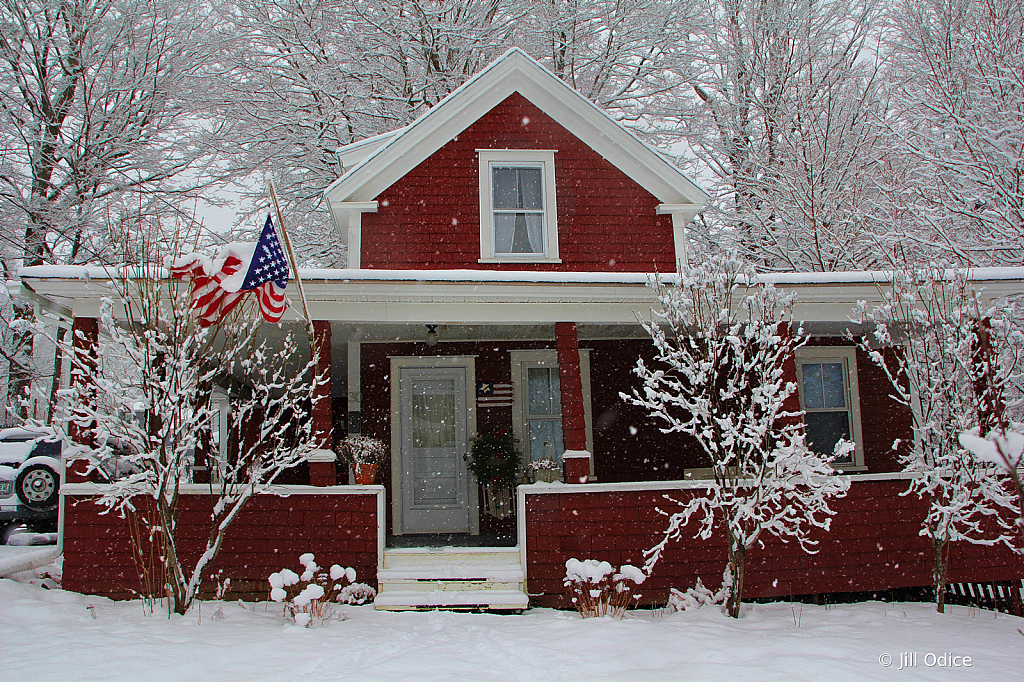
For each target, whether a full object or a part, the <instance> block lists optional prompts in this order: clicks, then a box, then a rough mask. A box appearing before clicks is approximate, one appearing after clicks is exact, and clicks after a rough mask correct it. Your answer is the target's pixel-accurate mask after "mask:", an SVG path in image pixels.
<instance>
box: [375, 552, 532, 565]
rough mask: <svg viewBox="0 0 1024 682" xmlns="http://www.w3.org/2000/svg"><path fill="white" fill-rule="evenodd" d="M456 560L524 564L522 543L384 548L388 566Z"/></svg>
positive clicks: (473, 562)
mask: <svg viewBox="0 0 1024 682" xmlns="http://www.w3.org/2000/svg"><path fill="white" fill-rule="evenodd" d="M455 564H457V565H468V564H477V565H479V564H485V565H489V566H510V567H517V568H521V566H520V565H519V548H518V547H405V548H402V549H385V550H384V568H385V569H390V568H425V567H427V566H444V565H455Z"/></svg>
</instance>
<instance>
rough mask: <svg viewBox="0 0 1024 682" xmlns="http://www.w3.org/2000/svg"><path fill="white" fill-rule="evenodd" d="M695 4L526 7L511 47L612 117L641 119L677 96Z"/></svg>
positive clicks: (604, 2)
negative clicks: (667, 96)
mask: <svg viewBox="0 0 1024 682" xmlns="http://www.w3.org/2000/svg"><path fill="white" fill-rule="evenodd" d="M695 4H696V3H693V2H662V1H661V0H574V1H573V2H550V1H549V0H532V1H531V2H527V3H524V4H523V5H522V6H523V7H524V8H525V15H524V16H523V17H522V18H521V19H520V20H519V21H518V23H517V28H516V35H515V37H516V43H517V44H519V45H520V46H522V47H523V49H525V50H527V51H528V52H529V53H530V54H531V55H533V56H534V57H535V58H536V59H537V60H538V61H540V62H541V63H543V64H544V65H545V66H547V67H548V68H549V69H551V72H552V73H554V74H555V75H556V76H558V77H559V78H561V79H562V80H564V81H565V82H566V83H568V84H569V85H571V86H572V87H574V88H576V89H577V90H579V91H580V92H581V93H582V94H583V96H584V97H587V98H589V99H591V100H593V101H594V102H595V103H596V104H597V105H598V106H600V107H602V108H605V109H609V110H610V111H611V113H612V114H613V115H614V116H616V117H617V118H622V119H628V120H633V121H636V120H640V119H644V120H643V122H642V123H641V126H640V127H641V129H649V128H650V127H651V125H652V124H653V120H652V119H651V118H650V115H651V113H652V105H653V106H654V107H655V108H660V106H659V104H660V102H661V100H662V99H663V96H665V95H666V94H668V95H669V96H670V97H671V99H672V100H675V99H676V93H675V92H674V89H675V87H676V86H677V85H678V84H679V83H680V82H681V78H680V75H679V73H678V70H679V69H678V67H679V66H680V63H681V61H682V55H683V49H682V45H683V39H684V38H685V36H686V34H687V32H688V30H689V28H690V26H691V25H692V22H691V21H690V19H691V17H692V15H694V14H695V10H694V5H695Z"/></svg>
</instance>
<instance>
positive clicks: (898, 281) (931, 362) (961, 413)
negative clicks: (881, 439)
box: [861, 265, 1024, 613]
mask: <svg viewBox="0 0 1024 682" xmlns="http://www.w3.org/2000/svg"><path fill="white" fill-rule="evenodd" d="M893 277H894V279H893V283H892V288H891V289H890V290H889V291H886V292H885V298H884V302H883V303H882V304H881V305H879V306H876V307H874V308H872V309H870V310H868V309H866V307H865V308H864V309H863V313H862V315H863V318H864V319H865V320H866V321H867V322H869V323H873V324H874V325H875V332H874V335H873V338H870V337H866V338H865V339H863V340H862V341H861V347H862V348H863V349H864V350H865V351H867V353H868V354H869V355H870V356H871V359H872V360H874V362H875V364H877V365H878V366H879V368H881V369H882V370H883V371H884V372H885V374H886V376H887V377H888V378H889V383H890V384H891V386H892V389H893V397H894V398H895V399H896V400H897V401H899V402H901V403H902V404H904V405H906V406H907V407H909V408H910V412H911V415H912V423H913V429H914V431H913V437H914V440H913V443H912V445H911V447H910V448H898V450H897V451H898V452H899V453H900V455H899V456H900V460H901V463H902V465H903V470H904V471H906V472H908V473H911V474H914V476H913V478H911V479H910V485H909V487H908V489H907V492H906V494H914V495H917V496H918V497H919V498H920V499H923V500H925V501H926V502H927V503H928V512H927V514H926V515H925V518H924V520H923V521H922V525H921V535H923V536H925V537H927V538H929V539H930V540H931V542H932V549H933V571H932V572H933V577H934V583H935V600H936V605H937V608H938V610H939V612H940V613H941V612H942V611H943V608H944V604H945V596H946V578H947V575H948V573H949V549H950V547H951V545H952V543H954V542H970V543H974V544H984V545H994V544H1000V543H1001V544H1004V545H1006V546H1008V547H1013V545H1014V543H1013V523H1012V519H1016V518H1017V517H1018V516H1019V515H1020V510H1019V507H1018V501H1017V499H1016V497H1015V495H1014V493H1015V491H1014V490H1012V489H1011V487H1010V486H1009V485H1007V483H1008V482H1007V479H1006V477H1005V476H1004V475H1001V473H1000V468H999V466H998V465H997V464H996V463H995V462H991V461H986V460H984V459H982V458H978V457H977V456H975V455H974V454H973V453H972V452H971V451H970V450H969V449H967V448H966V447H964V446H962V445H961V443H960V440H959V439H960V435H961V434H962V433H964V432H969V431H972V430H973V431H974V432H975V433H977V432H978V429H979V427H981V428H982V430H983V431H984V433H988V432H989V430H990V428H991V425H990V426H988V427H984V426H983V425H982V424H981V422H982V421H985V420H986V419H987V418H986V416H985V415H986V413H989V414H991V409H990V407H989V405H990V404H994V402H993V401H992V400H990V398H991V397H992V396H996V397H995V402H999V403H1002V404H1001V407H1000V411H1004V413H1005V414H1006V415H1007V416H1010V415H1014V414H1019V412H1020V405H1021V404H1020V402H1019V399H1018V400H1012V398H1013V397H1014V396H1013V395H1012V392H1011V391H1012V388H1013V386H1015V385H1016V384H1018V383H1019V382H1020V378H1021V369H1022V361H1024V337H1022V335H1021V333H1020V331H1019V330H1017V329H1016V328H1015V325H1014V319H1013V310H1012V308H1009V307H1003V308H986V307H983V306H982V304H981V301H980V298H979V296H978V293H977V292H976V291H974V290H973V289H972V285H971V282H970V281H969V279H968V275H967V274H966V273H965V272H964V271H962V270H953V269H947V268H945V267H943V266H941V265H940V266H930V267H917V268H914V267H908V268H905V269H903V270H900V271H897V272H896V273H895V274H894V276H893ZM877 345H881V346H882V347H885V348H889V347H892V348H895V349H896V350H897V352H896V353H894V354H893V355H894V356H895V357H896V359H897V360H896V365H895V367H894V366H893V365H892V364H891V363H886V362H885V359H884V358H883V356H882V353H881V352H880V351H879V349H878V348H877ZM1006 398H1010V399H1011V401H1009V402H1004V399H1006ZM897 444H898V443H897ZM894 447H895V445H894Z"/></svg>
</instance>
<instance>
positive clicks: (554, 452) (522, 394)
mask: <svg viewBox="0 0 1024 682" xmlns="http://www.w3.org/2000/svg"><path fill="white" fill-rule="evenodd" d="M580 375H581V376H580V378H581V380H582V384H583V414H584V422H585V424H586V432H587V450H589V451H590V452H591V458H593V452H594V449H593V431H592V426H591V408H590V351H589V350H587V349H581V350H580ZM512 396H513V399H512V421H513V424H512V432H513V434H514V435H515V437H516V439H517V440H518V441H519V442H518V446H519V448H520V450H522V452H523V459H524V460H525V461H527V462H530V461H534V460H538V459H544V458H546V457H548V456H550V457H551V458H552V459H554V460H556V461H559V460H560V458H561V457H562V454H563V453H564V452H565V443H564V441H563V439H562V391H561V383H560V380H559V374H558V352H557V351H554V350H524V351H512ZM593 470H594V469H593V462H591V471H593Z"/></svg>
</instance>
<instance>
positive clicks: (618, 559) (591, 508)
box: [526, 480, 1024, 608]
mask: <svg viewBox="0 0 1024 682" xmlns="http://www.w3.org/2000/svg"><path fill="white" fill-rule="evenodd" d="M906 487H907V484H906V481H902V480H885V481H855V482H854V483H853V484H852V486H851V489H850V492H849V494H848V495H847V496H846V497H845V498H843V499H841V500H837V501H835V502H834V503H833V505H832V508H833V509H834V510H835V511H836V512H837V513H836V516H834V517H833V520H832V530H831V532H829V533H827V534H826V533H819V534H818V536H817V537H818V538H819V539H820V545H819V549H818V553H817V554H806V553H804V552H803V551H802V550H801V549H800V547H799V545H797V544H796V543H794V542H790V543H788V544H787V543H783V542H781V541H779V540H777V539H775V538H770V537H766V538H765V539H764V544H765V546H764V547H756V548H755V549H753V550H752V551H751V553H750V555H748V557H747V567H746V575H745V585H744V591H743V595H744V598H746V599H756V598H760V597H780V598H781V597H789V596H795V595H806V594H822V593H830V592H859V591H870V590H886V589H890V588H899V587H917V586H928V585H931V584H932V578H931V568H932V550H931V544H930V543H929V541H928V540H927V539H926V538H922V537H921V536H919V535H918V530H919V529H920V521H921V519H922V518H923V515H924V509H925V507H924V504H923V503H922V502H920V501H919V500H917V498H916V497H912V496H906V497H903V496H900V493H901V492H903V491H904V490H906ZM599 488H600V486H594V485H593V484H591V485H590V486H589V488H587V489H586V490H585V491H584V490H582V489H581V487H576V489H575V490H573V491H572V492H565V493H549V494H531V493H530V492H527V494H526V513H527V516H526V564H527V565H526V572H527V587H528V590H529V592H530V594H531V595H541V596H539V597H535V598H534V602H535V603H536V604H538V605H542V606H553V607H559V608H571V604H570V603H569V601H568V600H567V599H566V597H565V590H564V587H563V585H562V579H563V578H564V577H565V562H566V560H568V559H571V558H576V559H581V560H582V559H597V560H600V561H608V562H610V563H612V564H613V565H615V566H619V565H622V564H632V565H634V566H642V565H643V561H644V558H643V550H644V549H646V548H648V547H651V546H653V545H654V544H655V543H656V542H658V541H660V539H661V535H662V533H663V531H664V530H665V528H666V525H667V517H665V516H663V515H662V514H660V513H659V512H658V511H657V510H658V509H659V508H660V509H662V510H665V511H671V510H672V509H673V508H674V505H673V504H672V503H671V502H669V501H668V500H666V499H665V498H664V495H665V494H670V495H672V496H673V497H674V498H675V499H678V500H685V499H687V498H688V497H689V496H691V495H693V494H694V493H695V491H694V490H693V489H685V490H670V489H664V490H644V491H626V492H616V491H605V490H600V489H599ZM694 532H695V531H694ZM692 535H693V533H690V534H689V535H687V536H684V539H683V540H682V541H681V542H677V543H672V544H670V545H669V547H668V549H667V550H666V551H665V553H664V554H663V556H662V559H661V561H660V562H659V563H658V565H657V566H656V567H655V569H654V573H653V575H652V576H651V577H649V578H648V579H647V581H646V582H644V584H643V585H642V586H641V588H640V590H639V592H641V594H642V595H643V597H642V603H646V604H663V603H665V602H666V601H667V599H668V592H669V588H672V587H675V588H679V589H686V588H687V587H691V586H693V585H694V584H695V583H696V580H697V578H698V577H699V578H700V579H701V580H702V581H703V582H704V584H705V585H707V586H709V587H713V586H717V585H720V584H721V577H722V570H723V569H724V568H725V563H726V550H725V544H724V541H723V540H722V539H720V538H717V537H715V538H712V539H709V540H707V541H702V540H699V539H693V538H692V537H691V536H692ZM1021 578H1024V564H1022V562H1021V558H1020V556H1018V555H1015V554H1013V553H1012V552H1010V551H1009V550H1007V549H1005V548H1000V547H983V546H979V545H970V544H965V543H957V544H956V545H955V546H954V548H953V550H952V552H951V564H950V582H951V583H957V582H971V581H977V582H987V581H996V580H1017V579H1021Z"/></svg>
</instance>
